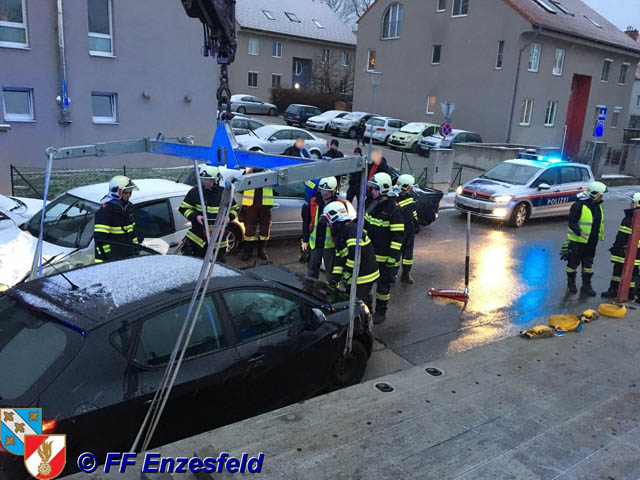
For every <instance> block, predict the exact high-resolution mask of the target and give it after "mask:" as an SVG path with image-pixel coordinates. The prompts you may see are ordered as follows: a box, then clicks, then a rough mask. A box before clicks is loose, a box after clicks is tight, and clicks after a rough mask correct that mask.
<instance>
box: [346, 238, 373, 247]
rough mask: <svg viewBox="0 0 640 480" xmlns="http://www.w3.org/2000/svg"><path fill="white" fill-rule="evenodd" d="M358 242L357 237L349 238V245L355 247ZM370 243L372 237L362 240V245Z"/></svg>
mask: <svg viewBox="0 0 640 480" xmlns="http://www.w3.org/2000/svg"><path fill="white" fill-rule="evenodd" d="M356 243H357V239H355V238H350V239H349V240H347V247H355V246H356ZM370 243H371V239H369V238H368V237H367V238H366V239H365V240H361V241H360V246H362V247H364V246H366V245H369V244H370Z"/></svg>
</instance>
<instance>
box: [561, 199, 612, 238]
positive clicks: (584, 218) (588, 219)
mask: <svg viewBox="0 0 640 480" xmlns="http://www.w3.org/2000/svg"><path fill="white" fill-rule="evenodd" d="M599 207H600V231H599V232H598V239H599V240H601V241H602V240H604V210H603V209H602V205H600V206H599ZM578 225H580V231H581V232H582V234H583V235H584V237H579V236H578V235H576V233H575V232H574V231H573V230H571V228H569V231H568V232H567V238H568V239H569V241H570V242H576V243H588V242H589V235H591V229H592V228H593V214H592V213H591V209H589V207H587V206H586V205H583V206H582V212H581V213H580V220H579V221H578Z"/></svg>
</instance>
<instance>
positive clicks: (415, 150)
mask: <svg viewBox="0 0 640 480" xmlns="http://www.w3.org/2000/svg"><path fill="white" fill-rule="evenodd" d="M410 151H411V153H418V142H416V143H414V144H413V145H411V149H410Z"/></svg>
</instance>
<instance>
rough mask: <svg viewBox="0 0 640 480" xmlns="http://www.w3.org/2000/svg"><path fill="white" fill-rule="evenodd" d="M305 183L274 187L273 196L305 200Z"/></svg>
mask: <svg viewBox="0 0 640 480" xmlns="http://www.w3.org/2000/svg"><path fill="white" fill-rule="evenodd" d="M304 192H305V188H304V183H292V184H290V185H279V186H277V187H274V189H273V194H274V195H275V196H276V197H289V198H304Z"/></svg>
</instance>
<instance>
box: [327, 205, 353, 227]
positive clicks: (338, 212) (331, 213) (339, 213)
mask: <svg viewBox="0 0 640 480" xmlns="http://www.w3.org/2000/svg"><path fill="white" fill-rule="evenodd" d="M322 215H324V216H325V218H326V219H327V221H328V222H329V224H330V225H333V224H334V223H336V222H346V221H348V220H352V218H351V215H349V210H347V207H346V205H345V204H344V203H342V202H331V203H329V204H328V205H327V206H326V207H324V210H323V211H322Z"/></svg>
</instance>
